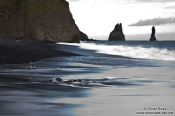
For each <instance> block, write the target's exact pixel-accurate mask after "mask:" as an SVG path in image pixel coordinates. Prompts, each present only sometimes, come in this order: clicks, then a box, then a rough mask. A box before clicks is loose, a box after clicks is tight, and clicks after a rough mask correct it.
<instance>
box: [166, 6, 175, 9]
mask: <svg viewBox="0 0 175 116" xmlns="http://www.w3.org/2000/svg"><path fill="white" fill-rule="evenodd" d="M165 9H175V6H168V7H165Z"/></svg>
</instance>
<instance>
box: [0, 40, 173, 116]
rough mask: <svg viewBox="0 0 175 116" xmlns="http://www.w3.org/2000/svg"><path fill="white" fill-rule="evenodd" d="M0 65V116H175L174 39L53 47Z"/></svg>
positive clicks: (83, 43)
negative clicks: (43, 55) (34, 57)
mask: <svg viewBox="0 0 175 116" xmlns="http://www.w3.org/2000/svg"><path fill="white" fill-rule="evenodd" d="M53 47H54V48H55V49H57V50H63V51H66V52H72V53H75V54H77V55H74V56H67V57H54V58H49V59H43V60H40V61H37V62H30V63H24V64H6V65H0V116H175V41H160V42H158V41H157V42H147V41H126V42H114V41H111V42H108V41H96V42H81V43H79V44H68V43H57V44H56V45H53Z"/></svg>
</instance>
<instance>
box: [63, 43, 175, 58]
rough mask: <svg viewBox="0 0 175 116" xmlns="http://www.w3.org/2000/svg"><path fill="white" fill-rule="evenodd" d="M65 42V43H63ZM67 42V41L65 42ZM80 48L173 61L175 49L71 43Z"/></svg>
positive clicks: (131, 56)
mask: <svg viewBox="0 0 175 116" xmlns="http://www.w3.org/2000/svg"><path fill="white" fill-rule="evenodd" d="M64 44H65V43H64ZM66 44H67V43H66ZM69 45H70V44H69ZM71 45H76V46H79V47H80V48H82V49H88V50H95V51H96V53H103V54H108V55H119V56H125V57H130V58H140V59H154V60H169V61H175V51H174V50H168V49H166V48H156V47H149V48H146V47H142V46H138V45H137V46H128V45H105V44H96V43H83V42H82V43H80V44H71Z"/></svg>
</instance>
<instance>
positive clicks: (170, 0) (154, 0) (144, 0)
mask: <svg viewBox="0 0 175 116" xmlns="http://www.w3.org/2000/svg"><path fill="white" fill-rule="evenodd" d="M136 1H137V2H147V3H149V2H152V3H162V2H175V1H174V0H136Z"/></svg>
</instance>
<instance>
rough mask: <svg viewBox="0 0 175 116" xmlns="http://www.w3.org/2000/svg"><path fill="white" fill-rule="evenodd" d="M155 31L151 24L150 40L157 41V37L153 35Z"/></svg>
mask: <svg viewBox="0 0 175 116" xmlns="http://www.w3.org/2000/svg"><path fill="white" fill-rule="evenodd" d="M155 33H156V29H155V27H154V26H152V33H151V38H150V41H157V39H156V37H155Z"/></svg>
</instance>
